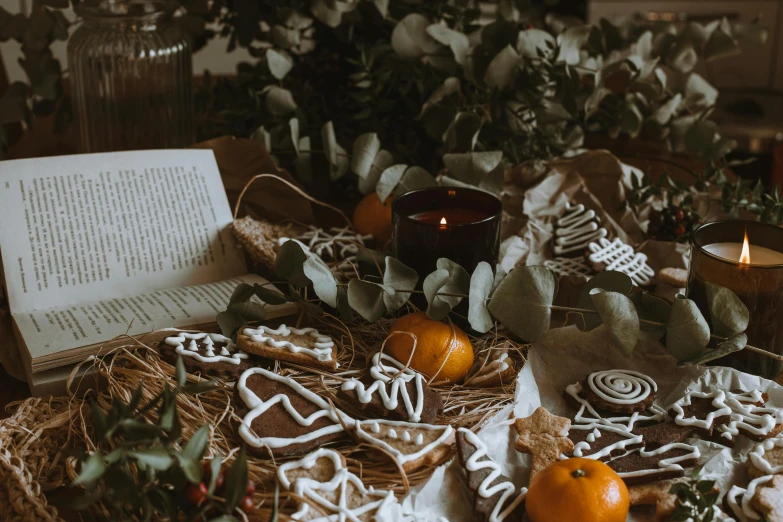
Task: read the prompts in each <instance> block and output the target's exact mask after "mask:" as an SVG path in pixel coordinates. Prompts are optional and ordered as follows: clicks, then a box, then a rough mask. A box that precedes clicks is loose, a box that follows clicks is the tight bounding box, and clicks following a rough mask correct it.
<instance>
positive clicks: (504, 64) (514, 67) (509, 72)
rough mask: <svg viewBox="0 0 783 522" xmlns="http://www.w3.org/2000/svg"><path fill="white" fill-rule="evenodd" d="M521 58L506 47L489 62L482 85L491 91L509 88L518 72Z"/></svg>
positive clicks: (509, 47)
mask: <svg viewBox="0 0 783 522" xmlns="http://www.w3.org/2000/svg"><path fill="white" fill-rule="evenodd" d="M521 61H522V57H521V56H519V53H517V51H516V49H514V48H513V47H511V46H510V45H507V46H506V47H504V48H503V50H501V51H500V52H499V53H498V54H497V55H496V56H495V57H494V58H493V59H492V61H491V62H489V66H488V67H487V72H486V73H485V74H484V83H486V84H487V86H488V87H490V88H493V89H501V90H502V89H505V88H507V87H511V85H512V84H513V83H514V80H516V77H517V73H518V72H519V65H520V63H521Z"/></svg>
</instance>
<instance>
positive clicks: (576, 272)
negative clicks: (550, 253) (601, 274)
mask: <svg viewBox="0 0 783 522" xmlns="http://www.w3.org/2000/svg"><path fill="white" fill-rule="evenodd" d="M544 268H548V269H549V270H551V271H552V272H554V273H555V274H557V275H559V276H577V277H586V278H588V279H589V278H590V277H592V276H593V275H594V274H595V272H594V271H593V267H592V266H591V265H590V263H588V262H587V259H585V258H584V257H556V258H554V259H547V260H546V261H544Z"/></svg>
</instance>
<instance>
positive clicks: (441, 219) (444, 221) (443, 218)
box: [440, 217, 446, 225]
mask: <svg viewBox="0 0 783 522" xmlns="http://www.w3.org/2000/svg"><path fill="white" fill-rule="evenodd" d="M440 224H441V225H445V224H446V218H445V217H442V218H440Z"/></svg>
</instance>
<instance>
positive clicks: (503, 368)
mask: <svg viewBox="0 0 783 522" xmlns="http://www.w3.org/2000/svg"><path fill="white" fill-rule="evenodd" d="M516 376H517V370H516V368H515V367H514V361H513V360H512V359H511V357H509V355H508V350H490V351H489V352H487V354H486V355H484V356H483V357H482V358H480V359H479V361H478V362H477V363H476V364H475V365H474V367H473V368H472V369H471V371H470V373H468V378H467V379H465V382H464V383H463V386H470V387H474V388H494V387H497V386H503V385H504V384H512V383H513V382H514V379H516Z"/></svg>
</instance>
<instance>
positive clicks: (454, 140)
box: [443, 112, 483, 152]
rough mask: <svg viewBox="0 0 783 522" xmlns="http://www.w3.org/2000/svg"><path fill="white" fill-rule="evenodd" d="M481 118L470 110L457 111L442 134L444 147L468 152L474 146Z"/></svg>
mask: <svg viewBox="0 0 783 522" xmlns="http://www.w3.org/2000/svg"><path fill="white" fill-rule="evenodd" d="M482 124H483V120H482V119H481V118H480V117H479V116H478V115H477V114H474V113H472V112H458V113H457V114H456V115H455V116H454V119H453V120H452V122H451V123H450V124H449V127H448V129H446V132H445V133H444V135H443V141H444V143H445V144H446V149H447V150H449V151H459V152H468V151H471V150H473V149H474V148H475V146H476V142H477V141H478V135H479V131H480V130H481V126H482Z"/></svg>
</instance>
